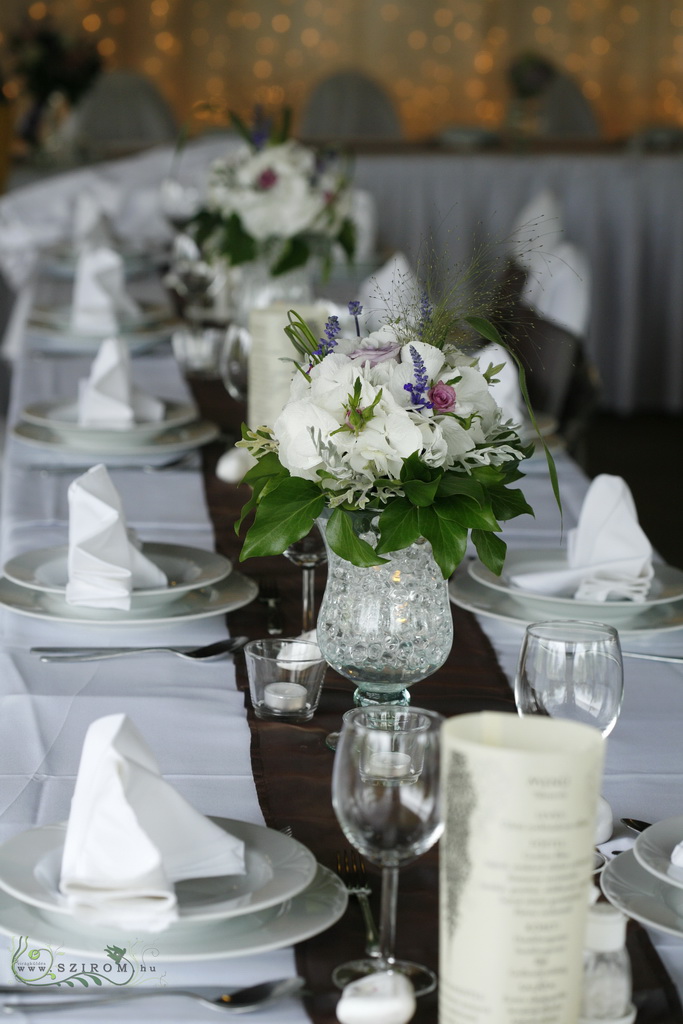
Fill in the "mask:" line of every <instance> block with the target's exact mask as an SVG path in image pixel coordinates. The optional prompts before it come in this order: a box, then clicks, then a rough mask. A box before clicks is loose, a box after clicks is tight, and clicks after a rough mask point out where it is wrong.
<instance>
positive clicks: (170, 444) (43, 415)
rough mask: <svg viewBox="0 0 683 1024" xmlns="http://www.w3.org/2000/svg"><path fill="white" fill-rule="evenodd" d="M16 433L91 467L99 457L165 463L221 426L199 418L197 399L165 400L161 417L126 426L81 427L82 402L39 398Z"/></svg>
mask: <svg viewBox="0 0 683 1024" xmlns="http://www.w3.org/2000/svg"><path fill="white" fill-rule="evenodd" d="M13 433H14V436H15V437H17V438H19V440H20V441H23V442H24V443H25V444H28V445H32V446H33V447H36V448H40V449H42V450H43V451H49V452H51V453H52V454H58V455H65V456H68V459H69V463H70V464H71V465H82V466H86V467H87V466H89V465H91V464H92V460H93V458H95V459H96V460H97V461H100V462H105V463H106V464H107V465H109V466H116V465H117V463H118V464H121V463H123V464H125V465H129V464H131V465H134V464H137V463H140V464H150V465H163V464H164V463H165V462H168V461H169V460H171V459H174V458H176V457H178V456H181V455H184V454H185V453H186V452H190V451H193V450H194V449H195V448H199V447H201V446H202V445H205V444H209V442H211V441H213V440H215V438H216V437H217V436H218V434H219V430H218V427H217V426H216V425H215V424H213V423H209V422H207V421H206V420H202V419H199V418H198V416H197V407H196V406H195V405H194V404H193V403H192V402H174V401H166V400H164V414H163V416H162V418H161V419H160V420H156V421H154V422H149V423H134V424H132V425H131V426H129V427H125V429H122V430H116V429H114V428H112V427H106V426H88V427H82V426H80V424H79V422H78V403H77V402H34V403H33V404H31V405H28V406H26V408H25V409H24V410H23V412H22V414H21V419H20V420H19V422H18V423H17V424H16V425H15V427H14V430H13Z"/></svg>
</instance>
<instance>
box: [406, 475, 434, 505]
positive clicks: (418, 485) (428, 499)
mask: <svg viewBox="0 0 683 1024" xmlns="http://www.w3.org/2000/svg"><path fill="white" fill-rule="evenodd" d="M438 487H439V480H438V478H437V479H436V480H431V481H429V482H427V481H426V480H406V481H405V483H404V484H403V490H404V491H405V493H406V497H407V498H408V499H409V500H410V501H411V502H412V503H413V505H418V506H420V507H424V506H425V505H431V504H432V502H433V501H434V498H435V497H436V492H437V489H438Z"/></svg>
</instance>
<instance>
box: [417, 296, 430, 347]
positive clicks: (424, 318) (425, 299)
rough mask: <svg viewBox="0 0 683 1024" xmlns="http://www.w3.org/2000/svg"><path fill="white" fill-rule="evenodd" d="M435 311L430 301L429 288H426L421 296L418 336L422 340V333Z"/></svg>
mask: <svg viewBox="0 0 683 1024" xmlns="http://www.w3.org/2000/svg"><path fill="white" fill-rule="evenodd" d="M433 312H434V307H433V306H432V304H431V302H430V301H429V295H428V294H427V290H426V289H424V290H423V292H422V294H421V296H420V318H419V321H418V324H417V336H418V338H420V340H422V335H423V334H424V332H425V330H426V328H427V325H428V324H429V322H430V320H431V319H432V313H433Z"/></svg>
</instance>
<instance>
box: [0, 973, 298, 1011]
mask: <svg viewBox="0 0 683 1024" xmlns="http://www.w3.org/2000/svg"><path fill="white" fill-rule="evenodd" d="M303 985H304V979H303V978H281V979H279V980H278V981H264V982H261V983H260V984H259V985H250V986H249V987H248V988H240V989H237V990H236V991H235V992H220V990H219V989H214V991H217V992H219V995H217V996H211V997H207V996H203V995H200V993H199V992H191V991H189V990H187V989H182V988H155V989H144V990H141V989H118V990H117V991H116V992H113V991H112V990H111V989H109V990H108V991H107V993H106V995H100V994H99V993H98V994H94V993H87V994H86V993H84V994H83V995H82V996H76V997H75V998H73V997H71V998H70V997H68V996H63V997H59V996H55V997H54V998H52V999H50V998H49V997H46V998H44V999H41V998H40V997H39V996H37V994H36V990H35V989H33V990H32V991H31V990H30V989H25V990H23V991H19V992H18V991H17V989H16V987H12V988H10V989H3V988H0V1004H1V1005H2V1011H3V1013H7V1014H11V1013H15V1012H18V1013H24V1012H25V1011H27V1010H30V1012H31V1013H43V1012H50V1011H51V1010H66V1009H74V1007H78V1006H92V1005H93V1004H95V1003H96V1004H97V1005H98V1006H99V1005H100V1004H103V1003H107V1004H109V1003H118V1002H122V1001H126V1002H127V1001H129V1000H133V999H150V998H152V999H158V998H159V997H163V996H184V997H186V998H187V999H194V1000H196V1001H197V1002H199V1003H202V1005H203V1006H207V1007H209V1008H210V1009H212V1010H218V1011H219V1012H221V1011H228V1012H232V1013H248V1012H249V1011H250V1010H258V1009H260V1008H261V1007H262V1006H265V1005H266V1004H268V1003H272V1002H274V1001H275V1000H277V999H285V998H286V997H287V996H292V995H296V994H297V993H298V992H300V991H301V989H302V988H303ZM9 993H11V995H10V994H9Z"/></svg>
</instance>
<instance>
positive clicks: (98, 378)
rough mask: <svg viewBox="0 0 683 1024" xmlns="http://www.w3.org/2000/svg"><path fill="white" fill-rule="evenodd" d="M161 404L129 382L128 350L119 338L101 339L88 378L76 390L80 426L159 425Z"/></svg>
mask: <svg viewBox="0 0 683 1024" xmlns="http://www.w3.org/2000/svg"><path fill="white" fill-rule="evenodd" d="M163 416H164V403H163V402H161V401H159V399H158V398H154V397H153V396H152V395H148V394H145V393H144V392H143V391H140V390H139V389H138V388H136V387H135V385H134V384H133V382H132V374H131V360H130V351H129V349H128V346H127V344H126V343H125V341H123V340H122V339H121V338H105V340H104V341H103V342H102V344H101V345H100V347H99V350H98V352H97V356H96V357H95V359H94V360H93V363H92V366H91V369H90V376H89V377H88V378H87V379H85V380H81V381H80V383H79V390H78V422H79V424H80V425H81V426H84V427H95V426H99V427H104V426H106V427H109V428H112V429H120V430H125V429H126V427H130V426H132V425H133V424H134V423H151V422H159V421H160V420H162V419H163Z"/></svg>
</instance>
